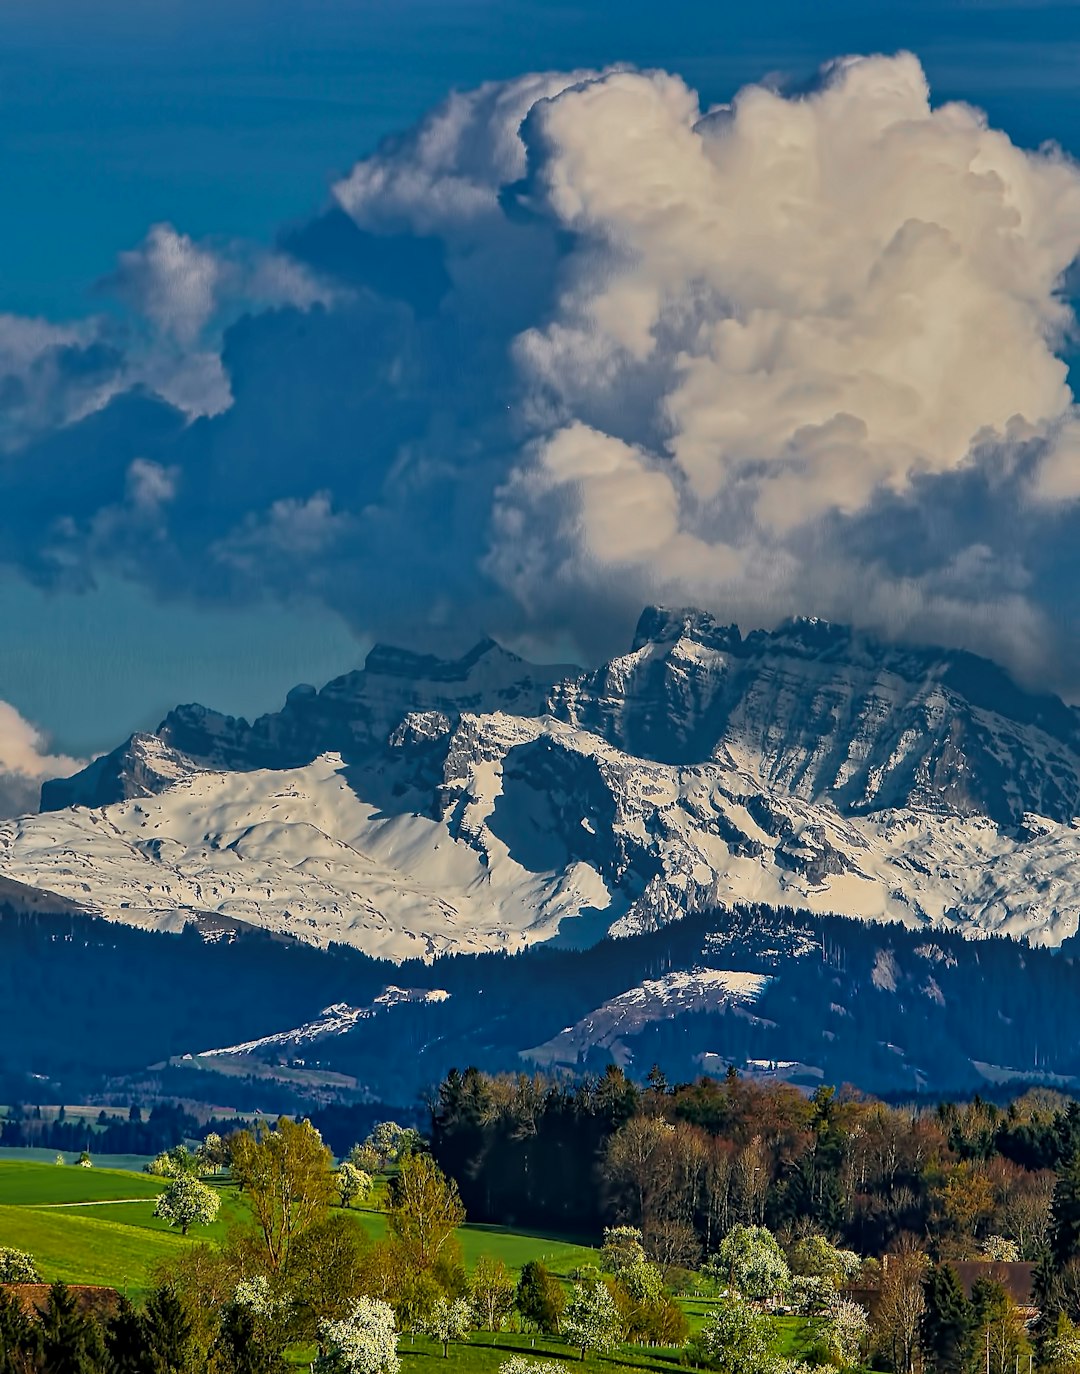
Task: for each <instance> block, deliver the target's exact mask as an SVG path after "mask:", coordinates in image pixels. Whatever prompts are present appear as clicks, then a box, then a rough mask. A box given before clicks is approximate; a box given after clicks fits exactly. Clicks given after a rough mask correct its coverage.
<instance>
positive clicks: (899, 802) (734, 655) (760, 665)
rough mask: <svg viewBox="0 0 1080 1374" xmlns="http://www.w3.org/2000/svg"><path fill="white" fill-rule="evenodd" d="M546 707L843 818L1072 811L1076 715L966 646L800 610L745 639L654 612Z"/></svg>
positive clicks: (1000, 817) (1078, 803)
mask: <svg viewBox="0 0 1080 1374" xmlns="http://www.w3.org/2000/svg"><path fill="white" fill-rule="evenodd" d="M551 711H552V714H553V715H555V716H557V717H558V718H559V719H561V720H566V721H567V722H569V723H570V724H573V725H578V726H581V727H583V728H585V729H587V730H590V731H594V732H595V733H598V734H601V735H603V737H604V738H605V739H607V740H608V741H609V742H611V743H613V744H617V745H619V747H620V748H622V749H624V750H626V751H627V752H628V753H631V754H635V755H639V756H641V757H643V758H649V759H656V760H659V761H662V762H667V763H673V764H693V763H704V762H708V761H716V762H720V763H730V764H731V765H733V766H734V767H736V768H738V769H740V770H743V771H746V772H748V773H750V774H752V775H754V776H755V777H756V778H757V779H758V780H759V781H760V783H761V784H762V786H763V787H767V788H769V789H770V790H775V791H777V792H779V793H787V794H790V795H792V796H796V797H799V798H801V799H803V800H806V801H828V802H830V803H832V804H833V805H834V806H836V808H837V809H838V810H839V811H841V812H842V813H844V814H847V815H860V814H866V813H868V812H872V811H880V810H886V809H892V808H896V807H905V806H915V807H930V808H936V809H940V810H942V811H946V812H951V813H955V814H961V815H985V816H989V817H990V818H991V819H993V820H995V821H997V822H998V823H1000V824H1010V823H1013V824H1015V823H1017V822H1019V821H1020V820H1021V818H1022V816H1023V814H1024V813H1025V812H1028V811H1033V812H1036V813H1038V814H1039V815H1043V816H1048V817H1050V818H1052V819H1054V820H1058V821H1069V820H1071V819H1072V817H1073V816H1074V815H1075V814H1076V813H1077V810H1078V809H1080V717H1078V715H1077V713H1076V712H1075V711H1074V710H1073V709H1072V708H1070V707H1067V706H1066V705H1065V704H1064V703H1063V702H1061V701H1060V700H1059V699H1058V698H1056V697H1051V696H1039V695H1036V694H1031V693H1027V692H1024V691H1023V690H1022V689H1020V688H1019V687H1018V686H1017V685H1016V684H1015V683H1014V682H1012V680H1011V679H1010V678H1009V677H1008V676H1007V675H1006V674H1005V673H1004V672H1003V671H1002V670H1001V669H1000V668H998V667H996V666H995V665H994V664H992V663H989V662H987V661H986V660H984V659H978V658H975V657H974V656H972V655H970V654H961V653H956V652H949V651H945V650H929V649H927V650H919V649H905V648H898V647H895V646H889V645H883V644H880V643H878V642H876V641H874V640H873V639H871V638H869V637H866V636H860V635H856V634H854V633H853V632H852V631H851V630H848V629H846V628H844V627H842V626H834V625H828V624H824V623H823V622H820V621H814V620H797V621H792V622H790V623H788V624H786V625H783V626H781V628H780V629H778V630H776V631H774V632H772V633H765V632H757V633H755V634H751V635H748V636H747V637H746V638H743V637H742V635H740V633H739V631H738V629H737V627H735V626H724V625H719V624H717V622H716V621H715V620H714V619H713V618H712V617H711V616H709V615H705V614H702V613H701V612H696V611H665V610H661V609H658V608H655V607H654V608H650V609H649V610H647V611H646V612H645V613H644V614H643V615H642V617H641V621H640V623H639V626H638V632H637V636H636V638H635V642H634V647H633V649H632V651H631V652H630V653H629V654H627V655H625V656H624V657H622V658H617V659H615V660H613V661H612V662H611V663H608V664H605V665H604V667H603V668H601V669H599V670H598V671H597V672H595V673H592V674H588V675H584V676H581V677H578V678H576V679H568V680H565V681H563V682H562V683H559V684H558V685H557V686H556V687H555V689H554V692H553V694H552V701H551Z"/></svg>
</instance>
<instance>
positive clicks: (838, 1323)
mask: <svg viewBox="0 0 1080 1374" xmlns="http://www.w3.org/2000/svg"><path fill="white" fill-rule="evenodd" d="M821 1338H822V1340H823V1341H824V1342H825V1345H826V1347H827V1348H828V1351H829V1354H830V1356H831V1357H832V1359H833V1360H834V1361H835V1362H836V1363H837V1365H838V1366H839V1367H840V1368H841V1369H851V1368H854V1367H855V1366H856V1365H858V1364H859V1362H860V1360H861V1357H862V1354H863V1352H864V1351H865V1349H866V1347H867V1344H868V1343H869V1340H870V1318H869V1317H868V1316H867V1314H866V1309H865V1308H863V1307H861V1306H860V1305H859V1304H858V1303H857V1302H849V1301H848V1300H847V1299H846V1298H841V1297H837V1298H835V1299H834V1300H833V1301H832V1302H831V1303H830V1304H829V1308H828V1311H827V1312H826V1314H825V1320H824V1322H823V1323H822V1327H821Z"/></svg>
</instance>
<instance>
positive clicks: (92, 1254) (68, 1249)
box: [0, 1206, 188, 1296]
mask: <svg viewBox="0 0 1080 1374" xmlns="http://www.w3.org/2000/svg"><path fill="white" fill-rule="evenodd" d="M82 1210H83V1209H81V1208H57V1209H55V1210H53V1211H45V1210H43V1209H38V1208H34V1207H4V1206H0V1245H12V1246H14V1247H15V1248H16V1249H18V1250H29V1251H30V1253H31V1254H32V1255H33V1256H34V1259H35V1260H36V1261H37V1266H38V1269H39V1271H40V1273H41V1276H42V1278H44V1279H46V1280H48V1281H50V1282H51V1281H52V1280H54V1279H63V1281H64V1282H65V1283H100V1284H107V1285H108V1286H109V1287H111V1288H118V1289H119V1290H120V1291H121V1292H122V1293H123V1292H127V1293H128V1294H129V1295H130V1296H137V1295H138V1294H140V1293H142V1292H143V1291H144V1290H145V1288H146V1287H147V1273H148V1271H149V1270H150V1268H151V1267H152V1266H153V1265H154V1264H156V1263H157V1262H158V1261H159V1260H163V1259H167V1258H169V1257H170V1256H171V1255H175V1254H176V1247H177V1246H178V1245H184V1244H187V1243H188V1242H185V1241H183V1240H182V1239H181V1237H180V1236H178V1235H175V1234H161V1233H158V1232H153V1231H144V1230H138V1229H136V1228H134V1227H131V1226H126V1225H124V1224H123V1223H121V1222H117V1221H105V1220H102V1219H101V1218H98V1217H86V1216H82V1215H81V1212H82Z"/></svg>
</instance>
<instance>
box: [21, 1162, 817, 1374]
mask: <svg viewBox="0 0 1080 1374" xmlns="http://www.w3.org/2000/svg"><path fill="white" fill-rule="evenodd" d="M208 1181H209V1182H211V1183H212V1182H213V1181H212V1180H208ZM165 1186H166V1185H165V1182H164V1181H163V1180H162V1179H160V1178H154V1177H151V1176H150V1175H149V1174H144V1173H135V1172H133V1171H131V1170H124V1169H101V1168H97V1167H95V1168H92V1169H82V1168H79V1167H77V1166H74V1165H66V1166H63V1167H61V1166H59V1165H56V1164H45V1163H33V1162H29V1163H28V1162H25V1161H19V1162H14V1161H9V1160H0V1245H10V1246H14V1247H16V1248H17V1249H20V1250H29V1251H30V1253H31V1254H32V1255H33V1256H34V1258H35V1260H36V1262H37V1266H38V1269H39V1270H40V1272H41V1275H42V1277H43V1278H44V1279H46V1280H50V1281H51V1280H53V1279H62V1280H63V1281H64V1282H65V1283H88V1284H104V1285H107V1286H109V1287H112V1288H117V1289H119V1290H120V1292H122V1293H126V1294H127V1295H128V1296H129V1297H131V1298H134V1299H138V1298H140V1297H142V1296H143V1295H144V1294H145V1293H146V1291H147V1290H148V1288H149V1286H150V1275H151V1272H152V1270H153V1269H154V1267H155V1266H156V1265H157V1264H158V1263H160V1262H161V1261H162V1260H167V1259H168V1258H170V1257H171V1256H174V1255H176V1254H177V1253H178V1252H179V1251H180V1249H181V1248H182V1247H184V1246H187V1245H193V1244H197V1243H199V1242H200V1241H206V1240H209V1241H211V1242H214V1241H220V1240H221V1239H223V1238H224V1236H225V1235H226V1233H227V1232H228V1230H229V1228H230V1226H232V1225H233V1224H234V1223H236V1222H238V1221H242V1220H243V1219H244V1218H245V1216H246V1214H247V1207H246V1204H245V1202H244V1199H243V1197H242V1196H241V1195H240V1193H239V1192H238V1191H237V1190H236V1188H235V1187H233V1185H232V1184H231V1183H229V1182H227V1181H225V1180H223V1181H221V1182H220V1183H218V1184H216V1185H214V1186H217V1187H218V1188H219V1189H220V1193H221V1210H220V1211H219V1213H218V1216H217V1219H216V1220H215V1222H214V1223H213V1225H211V1226H201V1227H196V1228H194V1229H193V1231H192V1232H191V1234H190V1235H189V1236H187V1237H186V1238H185V1237H183V1236H181V1235H180V1234H179V1233H178V1232H176V1231H174V1230H172V1229H171V1228H170V1227H169V1226H168V1225H167V1224H166V1223H165V1222H164V1221H162V1220H160V1219H159V1218H157V1217H155V1216H154V1215H153V1212H154V1205H155V1199H156V1198H157V1195H158V1194H159V1193H160V1192H161V1191H162V1189H163V1188H164V1187H165ZM349 1215H350V1216H351V1217H353V1218H354V1219H355V1221H356V1223H357V1225H359V1226H362V1227H363V1228H364V1230H365V1231H366V1232H367V1233H368V1235H369V1236H371V1237H372V1239H379V1238H380V1237H381V1236H383V1235H384V1234H385V1232H386V1215H385V1213H383V1212H381V1211H379V1210H377V1208H360V1207H357V1208H352V1209H350V1211H349ZM458 1239H459V1240H460V1242H461V1248H462V1254H463V1258H464V1260H465V1264H466V1265H467V1266H468V1267H469V1268H472V1266H473V1265H474V1264H475V1263H476V1261H477V1259H478V1258H479V1257H480V1256H481V1255H491V1256H493V1257H496V1258H499V1259H502V1260H503V1261H504V1263H505V1264H506V1266H507V1268H509V1269H511V1270H513V1271H515V1272H516V1271H518V1270H520V1269H521V1267H522V1266H523V1265H524V1264H525V1263H527V1262H528V1261H529V1260H540V1261H542V1262H543V1263H544V1264H545V1265H546V1266H547V1267H548V1269H549V1270H550V1271H551V1272H552V1273H553V1274H556V1275H558V1276H559V1277H560V1278H563V1279H567V1278H569V1277H570V1275H571V1274H572V1273H573V1272H574V1270H575V1269H577V1268H579V1267H580V1266H581V1265H583V1264H589V1263H596V1262H597V1261H598V1259H599V1256H598V1254H597V1251H596V1250H595V1249H593V1248H592V1247H590V1246H588V1245H583V1244H578V1243H575V1242H573V1241H567V1240H559V1239H554V1238H552V1237H550V1236H543V1235H537V1234H535V1233H532V1232H528V1231H511V1230H507V1229H505V1228H502V1227H498V1226H470V1225H465V1226H463V1227H461V1228H460V1230H459V1231H458ZM682 1306H683V1309H684V1311H685V1312H686V1316H687V1319H688V1321H689V1323H690V1328H691V1331H697V1330H699V1329H700V1327H701V1326H702V1324H703V1323H704V1321H705V1320H706V1318H707V1316H708V1313H709V1308H710V1303H709V1301H708V1299H705V1298H688V1299H684V1300H683V1302H682ZM777 1325H778V1327H779V1337H780V1341H779V1344H780V1346H781V1348H782V1350H783V1353H784V1354H787V1355H792V1356H798V1355H800V1354H802V1353H804V1350H805V1346H806V1342H807V1340H808V1339H809V1338H810V1336H811V1334H812V1331H811V1328H810V1326H809V1325H808V1324H807V1323H806V1322H803V1321H801V1320H799V1319H797V1318H780V1319H778V1321H777ZM515 1353H527V1354H529V1355H535V1356H537V1357H538V1358H539V1357H542V1358H545V1359H551V1360H556V1361H559V1362H564V1361H565V1362H566V1363H567V1369H568V1374H569V1369H570V1368H571V1367H573V1368H577V1369H581V1368H584V1370H585V1371H587V1374H595V1372H596V1371H597V1370H599V1369H600V1367H601V1366H604V1367H606V1368H608V1369H609V1370H610V1368H611V1367H612V1365H619V1366H623V1367H629V1368H640V1369H643V1370H652V1371H657V1372H659V1371H665V1370H670V1369H672V1368H673V1367H674V1366H678V1365H679V1364H680V1363H681V1362H682V1357H681V1352H679V1351H674V1350H671V1351H667V1350H646V1349H643V1348H639V1347H635V1346H624V1347H622V1348H621V1350H620V1351H619V1352H618V1354H617V1355H613V1356H611V1357H598V1356H591V1355H590V1357H589V1359H588V1360H586V1361H585V1364H584V1366H582V1364H581V1361H580V1360H579V1359H578V1358H577V1355H576V1353H575V1352H574V1351H572V1350H568V1349H567V1347H566V1346H565V1344H563V1343H562V1342H561V1341H558V1340H551V1339H548V1338H546V1337H543V1336H535V1337H533V1336H529V1335H519V1334H516V1333H514V1332H510V1331H500V1332H498V1333H494V1334H492V1333H490V1332H476V1333H474V1335H473V1336H472V1337H471V1339H470V1340H469V1341H468V1342H467V1343H464V1344H459V1345H451V1347H450V1352H449V1358H448V1359H446V1360H444V1359H443V1357H442V1348H441V1347H440V1346H438V1345H436V1344H435V1343H433V1342H431V1341H428V1340H426V1339H424V1338H422V1337H419V1336H417V1337H415V1338H414V1337H411V1336H408V1335H406V1336H403V1337H402V1338H401V1355H402V1361H403V1366H404V1368H405V1370H407V1371H409V1374H425V1371H426V1374H439V1371H442V1374H455V1371H456V1374H497V1371H498V1368H499V1366H500V1364H502V1363H503V1361H505V1360H506V1359H508V1358H509V1357H510V1356H511V1355H513V1354H515ZM310 1355H311V1352H304V1351H298V1352H297V1362H298V1364H300V1365H301V1366H302V1365H304V1364H306V1362H307V1359H308V1358H310ZM433 1361H438V1363H432V1362H433Z"/></svg>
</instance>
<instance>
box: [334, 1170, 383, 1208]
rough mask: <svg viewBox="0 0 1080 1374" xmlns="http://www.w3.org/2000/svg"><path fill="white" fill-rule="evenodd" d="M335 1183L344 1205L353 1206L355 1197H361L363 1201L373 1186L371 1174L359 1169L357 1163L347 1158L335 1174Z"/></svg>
mask: <svg viewBox="0 0 1080 1374" xmlns="http://www.w3.org/2000/svg"><path fill="white" fill-rule="evenodd" d="M334 1184H335V1186H336V1188H337V1190H338V1197H339V1198H340V1199H341V1205H342V1207H349V1206H351V1205H352V1203H353V1201H354V1199H359V1200H360V1201H361V1202H362V1201H363V1200H364V1198H366V1197H367V1196H368V1195H369V1193H370V1192H371V1189H372V1187H373V1183H372V1178H371V1175H370V1174H365V1173H364V1171H363V1170H362V1169H358V1168H357V1167H356V1165H355V1164H351V1163H350V1162H349V1161H348V1160H347V1159H346V1160H343V1161H342V1163H341V1165H340V1167H339V1168H338V1170H337V1172H336V1173H335V1174H334Z"/></svg>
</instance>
